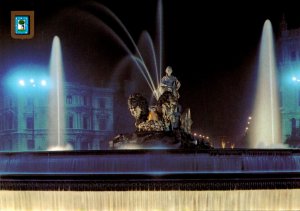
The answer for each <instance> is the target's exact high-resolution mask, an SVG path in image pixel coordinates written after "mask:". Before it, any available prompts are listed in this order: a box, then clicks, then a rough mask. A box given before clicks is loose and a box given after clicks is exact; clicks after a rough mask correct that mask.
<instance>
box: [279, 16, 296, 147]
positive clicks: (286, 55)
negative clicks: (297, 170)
mask: <svg viewBox="0 0 300 211" xmlns="http://www.w3.org/2000/svg"><path fill="white" fill-rule="evenodd" d="M277 62H278V71H279V80H280V97H281V120H282V121H281V125H282V140H284V142H286V143H287V144H289V145H291V146H294V147H296V146H297V147H299V146H300V28H298V29H290V30H288V28H287V23H286V21H285V19H284V18H283V19H282V22H281V24H280V36H279V39H278V52H277Z"/></svg>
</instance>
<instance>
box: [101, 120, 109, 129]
mask: <svg viewBox="0 0 300 211" xmlns="http://www.w3.org/2000/svg"><path fill="white" fill-rule="evenodd" d="M106 127H107V120H106V119H99V130H106Z"/></svg>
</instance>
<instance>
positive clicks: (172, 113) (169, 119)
mask: <svg viewBox="0 0 300 211" xmlns="http://www.w3.org/2000/svg"><path fill="white" fill-rule="evenodd" d="M157 110H158V111H159V112H160V113H161V114H162V118H163V122H164V125H165V131H170V130H174V129H177V128H179V126H180V115H181V106H180V105H179V104H178V101H177V98H176V97H175V96H174V95H173V94H172V92H170V91H165V92H164V93H163V94H162V95H161V96H160V98H159V99H158V103H157Z"/></svg>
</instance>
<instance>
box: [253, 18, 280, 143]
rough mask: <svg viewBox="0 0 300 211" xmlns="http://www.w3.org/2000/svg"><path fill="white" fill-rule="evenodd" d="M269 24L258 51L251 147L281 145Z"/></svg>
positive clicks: (274, 60) (266, 25)
mask: <svg viewBox="0 0 300 211" xmlns="http://www.w3.org/2000/svg"><path fill="white" fill-rule="evenodd" d="M276 76H277V68H276V59H275V51H274V40H273V31H272V25H271V22H270V21H269V20H266V21H265V23H264V26H263V32H262V37H261V43H260V51H259V66H258V76H257V77H258V80H257V90H256V98H255V105H254V110H253V120H252V123H251V128H250V131H249V133H250V143H249V144H250V147H251V148H270V147H272V148H275V147H282V146H283V144H282V140H281V126H280V110H279V109H280V106H279V92H278V85H277V77H276Z"/></svg>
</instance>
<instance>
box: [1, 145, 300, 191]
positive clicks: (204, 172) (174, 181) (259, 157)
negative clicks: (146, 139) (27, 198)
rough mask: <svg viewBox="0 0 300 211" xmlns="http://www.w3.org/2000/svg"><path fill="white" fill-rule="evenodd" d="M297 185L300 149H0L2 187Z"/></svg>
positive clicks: (174, 188) (229, 186)
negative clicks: (27, 150)
mask: <svg viewBox="0 0 300 211" xmlns="http://www.w3.org/2000/svg"><path fill="white" fill-rule="evenodd" d="M299 187H300V150H296V149H295V150H292V149H289V150H287V149H271V150H264V149H234V150H232V149H228V150H227V149H222V150H221V149H211V150H192V149H190V150H186V149H185V150H181V149H172V150H102V151H55V152H53V151H51V152H22V153H20V152H15V153H14V152H9V153H0V188H1V190H58V189H59V190H96V191H97V190H99V191H100V190H136V189H137V190H157V189H160V190H232V189H285V188H289V189H293V188H299Z"/></svg>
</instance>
